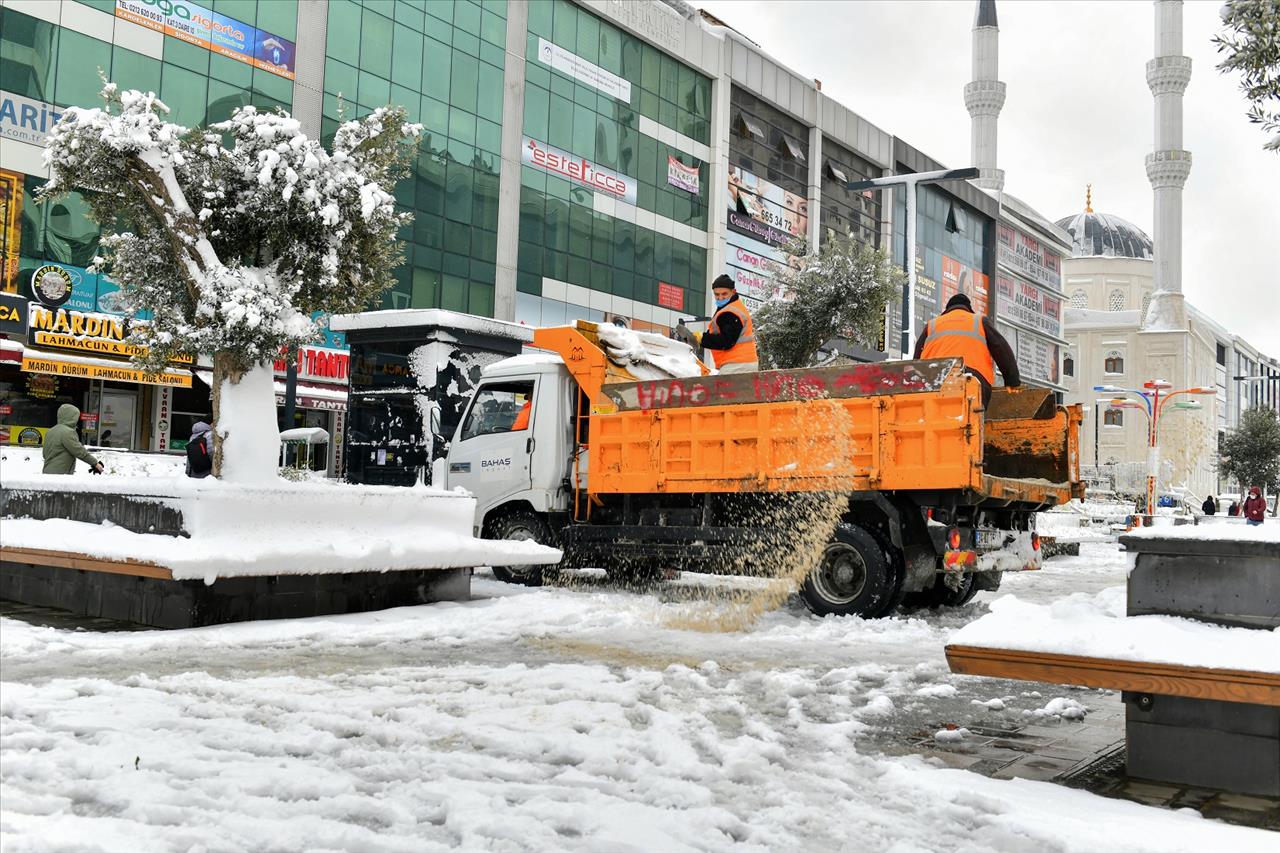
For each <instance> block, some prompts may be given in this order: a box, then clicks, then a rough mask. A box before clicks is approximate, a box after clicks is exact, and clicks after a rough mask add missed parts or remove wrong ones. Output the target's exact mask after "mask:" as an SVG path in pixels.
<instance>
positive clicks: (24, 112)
mask: <svg viewBox="0 0 1280 853" xmlns="http://www.w3.org/2000/svg"><path fill="white" fill-rule="evenodd" d="M60 118H62V108H61V107H55V106H54V105H53V104H46V103H45V102H44V101H33V100H32V99H31V98H24V97H22V96H21V95H15V94H13V93H12V92H5V91H0V138H4V139H15V140H17V141H18V142H28V143H30V144H32V145H39V146H40V147H42V148H43V147H44V144H45V142H46V141H48V139H49V131H50V130H51V129H52V128H53V125H54V124H55V123H56V122H57V121H58V119H60Z"/></svg>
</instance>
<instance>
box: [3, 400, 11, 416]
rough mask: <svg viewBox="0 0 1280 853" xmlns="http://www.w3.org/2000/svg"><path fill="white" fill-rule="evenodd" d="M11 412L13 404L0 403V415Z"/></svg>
mask: <svg viewBox="0 0 1280 853" xmlns="http://www.w3.org/2000/svg"><path fill="white" fill-rule="evenodd" d="M12 414H13V406H10V405H9V404H8V403H0V415H12Z"/></svg>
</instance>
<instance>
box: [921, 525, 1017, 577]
mask: <svg viewBox="0 0 1280 853" xmlns="http://www.w3.org/2000/svg"><path fill="white" fill-rule="evenodd" d="M975 539H976V547H974V548H964V547H960V546H959V543H956V542H955V540H954V539H953V540H951V541H948V543H947V547H946V550H944V551H943V553H942V570H943V571H944V572H946V573H947V574H961V573H972V572H1031V571H1035V570H1036V569H1039V568H1040V534H1038V533H1036V532H1034V531H1022V530H992V529H986V528H980V529H978V530H977V531H976V537H975ZM953 543H954V544H953Z"/></svg>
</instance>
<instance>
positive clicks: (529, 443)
mask: <svg viewBox="0 0 1280 853" xmlns="http://www.w3.org/2000/svg"><path fill="white" fill-rule="evenodd" d="M524 452H525V453H532V452H533V436H529V438H528V439H526V440H525V443H524Z"/></svg>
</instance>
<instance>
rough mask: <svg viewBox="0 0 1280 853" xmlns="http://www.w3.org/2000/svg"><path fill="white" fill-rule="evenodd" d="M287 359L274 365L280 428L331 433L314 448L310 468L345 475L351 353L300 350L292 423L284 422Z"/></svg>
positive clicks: (332, 349)
mask: <svg viewBox="0 0 1280 853" xmlns="http://www.w3.org/2000/svg"><path fill="white" fill-rule="evenodd" d="M288 366H289V365H288V362H287V361H286V360H285V359H283V358H282V359H280V360H279V361H277V362H276V364H275V374H276V383H275V384H276V414H277V420H278V421H279V423H280V429H281V430H282V431H283V430H286V429H292V428H294V427H319V428H320V429H323V430H324V431H325V432H327V433H328V434H329V443H328V444H327V445H321V446H319V447H317V448H315V449H314V450H313V451H312V456H311V467H312V469H313V470H316V471H325V472H326V473H327V474H328V476H330V477H337V476H340V475H341V474H342V437H343V432H344V430H345V429H346V419H347V389H348V386H349V382H350V356H349V355H348V354H347V351H346V350H344V349H336V348H330V347H301V348H299V350H298V353H297V370H298V378H297V385H296V387H295V390H294V410H293V423H291V424H287V423H285V402H286V400H285V394H286V392H287V390H288V388H287V379H288Z"/></svg>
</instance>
